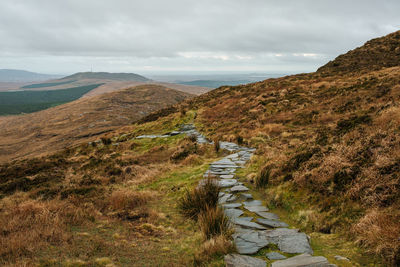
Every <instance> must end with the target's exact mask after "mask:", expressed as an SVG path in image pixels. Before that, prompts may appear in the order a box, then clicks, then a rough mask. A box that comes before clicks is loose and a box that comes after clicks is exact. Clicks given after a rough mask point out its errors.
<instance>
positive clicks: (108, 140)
mask: <svg viewBox="0 0 400 267" xmlns="http://www.w3.org/2000/svg"><path fill="white" fill-rule="evenodd" d="M101 142H102V143H103V144H104V145H111V139H110V138H108V137H102V138H101Z"/></svg>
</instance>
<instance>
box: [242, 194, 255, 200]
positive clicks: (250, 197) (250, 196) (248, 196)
mask: <svg viewBox="0 0 400 267" xmlns="http://www.w3.org/2000/svg"><path fill="white" fill-rule="evenodd" d="M242 196H243V197H244V198H245V199H253V196H252V195H251V194H248V193H242Z"/></svg>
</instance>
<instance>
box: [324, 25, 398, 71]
mask: <svg viewBox="0 0 400 267" xmlns="http://www.w3.org/2000/svg"><path fill="white" fill-rule="evenodd" d="M399 42H400V31H397V32H394V33H391V34H389V35H387V36H384V37H381V38H376V39H373V40H370V41H368V42H366V43H365V44H364V45H363V46H361V47H359V48H356V49H354V50H351V51H349V52H348V53H346V54H344V55H340V56H338V57H337V58H336V59H335V60H333V61H331V62H329V63H327V64H326V65H325V66H322V67H321V68H319V69H318V71H317V72H319V73H324V74H334V73H337V74H340V73H341V74H345V73H355V72H358V71H364V72H368V71H371V70H379V69H382V68H388V67H394V66H399V62H400V46H399Z"/></svg>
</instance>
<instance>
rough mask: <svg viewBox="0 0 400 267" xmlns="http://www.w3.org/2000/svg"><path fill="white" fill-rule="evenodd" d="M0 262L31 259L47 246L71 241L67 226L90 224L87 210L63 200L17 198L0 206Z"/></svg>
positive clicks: (60, 244)
mask: <svg viewBox="0 0 400 267" xmlns="http://www.w3.org/2000/svg"><path fill="white" fill-rule="evenodd" d="M0 205H1V206H0V210H1V213H0V259H1V261H0V262H3V264H5V263H6V262H13V261H14V260H18V259H23V258H30V257H33V256H35V253H36V252H37V251H38V250H40V249H42V248H45V247H47V246H59V247H62V246H64V245H66V244H68V243H69V242H70V240H71V239H72V235H71V233H70V232H69V230H68V229H69V227H71V226H76V225H83V224H88V223H90V220H91V219H90V218H93V217H94V216H95V214H94V212H92V211H90V210H89V209H84V208H82V207H78V206H75V205H73V204H71V203H68V202H65V201H58V200H52V201H38V200H31V199H27V198H26V197H25V196H23V195H17V196H13V197H9V198H6V199H3V200H2V202H1V204H0Z"/></svg>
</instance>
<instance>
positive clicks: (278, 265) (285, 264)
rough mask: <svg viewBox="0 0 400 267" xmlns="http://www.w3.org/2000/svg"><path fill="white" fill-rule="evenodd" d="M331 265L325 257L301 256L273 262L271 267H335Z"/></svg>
mask: <svg viewBox="0 0 400 267" xmlns="http://www.w3.org/2000/svg"><path fill="white" fill-rule="evenodd" d="M335 266H336V265H334V264H330V263H329V262H328V260H327V259H326V258H325V257H322V256H318V257H313V256H311V255H310V254H301V255H298V256H294V257H292V258H288V259H286V260H278V261H276V262H273V263H272V265H271V267H335Z"/></svg>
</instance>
